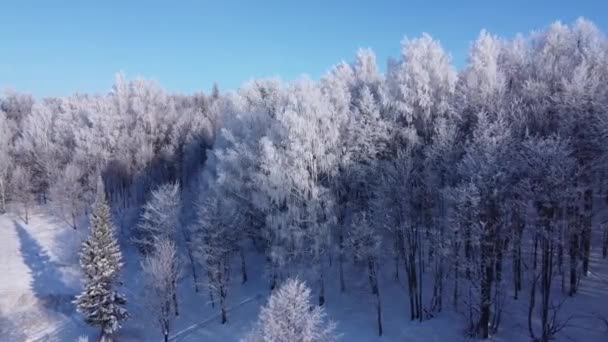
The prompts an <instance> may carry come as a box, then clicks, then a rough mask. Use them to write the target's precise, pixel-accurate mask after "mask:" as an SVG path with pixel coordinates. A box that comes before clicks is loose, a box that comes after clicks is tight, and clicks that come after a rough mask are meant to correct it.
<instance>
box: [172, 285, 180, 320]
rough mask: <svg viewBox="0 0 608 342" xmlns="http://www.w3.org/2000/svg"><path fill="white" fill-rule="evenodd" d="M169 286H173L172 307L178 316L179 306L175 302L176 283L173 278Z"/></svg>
mask: <svg viewBox="0 0 608 342" xmlns="http://www.w3.org/2000/svg"><path fill="white" fill-rule="evenodd" d="M171 286H172V287H173V289H172V291H173V294H172V297H173V309H174V310H175V316H179V306H178V304H177V283H176V281H175V280H173V281H172V282H171Z"/></svg>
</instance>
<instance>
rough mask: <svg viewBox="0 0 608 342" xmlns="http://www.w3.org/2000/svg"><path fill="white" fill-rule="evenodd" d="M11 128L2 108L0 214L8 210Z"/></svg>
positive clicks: (0, 124)
mask: <svg viewBox="0 0 608 342" xmlns="http://www.w3.org/2000/svg"><path fill="white" fill-rule="evenodd" d="M11 136H12V132H11V128H10V127H9V121H8V118H7V117H6V114H4V112H3V111H2V110H0V214H4V213H5V212H6V203H7V201H8V192H9V191H8V190H9V184H8V181H9V179H8V176H9V172H10V167H11V164H12V158H11V156H10V154H9V147H10V146H11V144H12V142H11Z"/></svg>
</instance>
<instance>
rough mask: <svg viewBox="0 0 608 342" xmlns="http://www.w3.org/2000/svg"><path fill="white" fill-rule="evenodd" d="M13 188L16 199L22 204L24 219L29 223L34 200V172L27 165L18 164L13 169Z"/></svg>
mask: <svg viewBox="0 0 608 342" xmlns="http://www.w3.org/2000/svg"><path fill="white" fill-rule="evenodd" d="M11 188H12V191H11V192H12V194H13V197H14V199H15V200H16V201H17V202H18V203H19V204H20V207H21V214H22V215H23V220H24V221H25V223H26V224H27V223H29V218H30V210H31V206H32V204H33V202H34V189H33V187H32V173H31V172H30V170H29V169H28V168H27V167H23V166H21V165H18V166H16V167H15V168H14V169H13V173H12V176H11Z"/></svg>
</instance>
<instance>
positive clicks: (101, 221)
mask: <svg viewBox="0 0 608 342" xmlns="http://www.w3.org/2000/svg"><path fill="white" fill-rule="evenodd" d="M98 184H99V185H98V187H97V188H98V193H97V198H96V200H95V205H94V208H93V213H92V214H91V228H90V232H89V237H88V239H87V240H86V241H85V242H84V243H83V244H82V250H81V253H80V266H81V267H82V270H83V272H84V274H85V277H86V284H85V287H84V290H83V291H82V293H81V294H80V295H78V296H77V297H76V301H75V304H76V305H77V309H78V311H79V312H80V313H81V314H83V315H84V317H85V321H86V322H87V323H88V324H90V325H92V326H98V327H100V328H101V339H102V341H111V336H112V334H113V333H115V332H116V331H117V330H118V329H119V328H120V326H121V325H120V323H121V321H123V320H124V319H126V318H127V317H128V313H127V310H126V309H125V308H124V305H125V304H126V300H125V298H124V296H123V295H121V294H119V293H118V292H117V291H116V290H115V285H116V283H117V279H118V275H119V273H120V269H121V267H122V262H121V259H122V255H121V252H120V247H119V245H118V241H117V240H116V238H115V237H114V228H113V226H112V224H111V218H110V208H109V206H108V203H107V201H106V198H105V194H104V189H103V185H101V181H100V182H99V183H98Z"/></svg>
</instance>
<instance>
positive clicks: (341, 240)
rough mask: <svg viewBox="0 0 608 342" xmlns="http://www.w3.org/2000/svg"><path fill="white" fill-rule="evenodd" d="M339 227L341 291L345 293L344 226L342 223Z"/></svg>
mask: <svg viewBox="0 0 608 342" xmlns="http://www.w3.org/2000/svg"><path fill="white" fill-rule="evenodd" d="M339 224H340V223H339ZM338 229H339V233H338V234H339V235H338V248H339V251H338V268H339V271H340V292H342V293H344V291H346V284H345V282H344V228H343V226H342V224H340V228H338Z"/></svg>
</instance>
